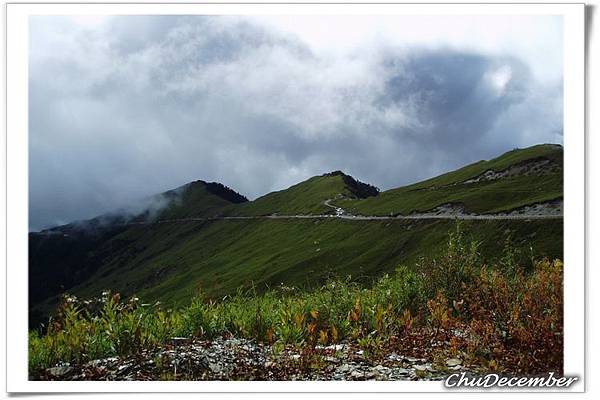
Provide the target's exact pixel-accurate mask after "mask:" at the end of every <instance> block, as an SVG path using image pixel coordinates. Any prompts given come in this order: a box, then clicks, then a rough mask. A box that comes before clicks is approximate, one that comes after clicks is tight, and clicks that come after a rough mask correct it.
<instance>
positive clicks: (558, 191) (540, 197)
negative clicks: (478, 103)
mask: <svg viewBox="0 0 600 400" xmlns="http://www.w3.org/2000/svg"><path fill="white" fill-rule="evenodd" d="M536 158H546V159H549V160H552V161H554V162H556V163H558V165H560V169H559V171H557V172H555V173H551V174H548V175H543V176H518V177H514V178H507V179H500V180H497V181H487V182H478V183H471V184H462V182H463V181H465V180H468V179H470V178H474V177H477V176H479V175H481V174H482V173H484V172H486V171H488V170H494V171H502V170H504V169H506V168H508V167H509V166H511V165H513V164H516V163H519V162H523V161H525V160H528V159H536ZM562 195H563V176H562V147H559V146H556V145H538V146H533V147H529V148H527V149H519V150H513V151H510V152H508V153H506V154H504V155H502V156H500V157H498V158H495V159H493V160H490V161H479V162H477V163H475V164H471V165H468V166H466V167H464V168H461V169H459V170H457V171H453V172H449V173H447V174H444V175H440V176H438V177H435V178H432V179H429V180H426V181H423V182H419V183H416V184H414V185H409V186H405V187H401V188H398V189H391V190H388V191H385V192H382V193H381V194H380V195H379V196H377V197H371V198H367V199H361V200H354V199H343V200H338V201H335V202H334V204H336V205H338V206H340V207H342V208H344V209H347V210H348V211H350V212H352V213H356V214H363V215H389V214H393V215H397V214H409V213H411V212H419V211H427V210H431V209H433V208H435V207H437V206H440V205H442V204H446V203H460V204H462V205H463V206H464V207H465V209H466V210H467V211H469V212H474V213H482V214H483V213H494V212H500V211H507V210H511V209H514V208H517V207H521V206H524V205H528V204H534V203H539V202H545V201H549V200H554V199H558V198H562Z"/></svg>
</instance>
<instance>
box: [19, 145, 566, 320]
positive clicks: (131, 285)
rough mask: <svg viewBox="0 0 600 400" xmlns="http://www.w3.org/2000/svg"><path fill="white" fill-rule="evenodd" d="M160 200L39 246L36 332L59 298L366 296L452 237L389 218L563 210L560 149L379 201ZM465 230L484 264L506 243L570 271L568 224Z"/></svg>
mask: <svg viewBox="0 0 600 400" xmlns="http://www.w3.org/2000/svg"><path fill="white" fill-rule="evenodd" d="M155 199H157V201H156V202H151V203H152V204H158V205H160V204H162V207H160V208H156V207H154V208H151V209H149V210H147V211H145V212H139V213H134V214H133V215H128V216H127V217H124V216H119V215H118V213H113V214H110V216H101V217H98V218H96V219H93V220H90V221H84V222H79V223H76V224H70V225H67V226H63V227H57V228H54V229H51V230H47V231H44V232H39V233H31V234H30V250H29V253H30V254H29V263H30V286H29V289H30V290H29V292H30V323H31V324H32V325H34V326H35V325H36V324H37V323H39V322H40V321H44V320H45V318H47V315H48V314H49V313H51V311H52V309H53V308H54V307H55V304H56V302H57V299H58V296H59V295H60V293H61V292H64V291H66V292H69V293H72V294H75V295H77V296H80V297H84V298H87V297H96V296H98V295H99V294H100V293H101V292H102V291H103V290H106V289H110V290H113V291H119V292H121V293H122V294H123V295H125V296H128V295H133V294H136V295H138V296H139V297H140V298H142V299H143V300H144V301H155V300H160V301H162V302H165V303H168V304H171V305H173V306H176V305H178V304H187V303H188V302H189V299H190V297H191V296H193V295H194V294H195V293H197V292H198V291H199V290H201V291H203V292H204V293H206V294H207V295H209V296H212V297H215V298H218V297H222V296H224V295H226V294H229V293H233V292H235V291H236V290H238V289H239V288H254V289H255V290H257V291H261V290H264V289H266V288H268V287H272V286H276V285H280V284H285V285H288V286H306V287H314V286H318V285H320V284H322V283H323V282H324V281H325V280H326V279H327V278H328V277H331V276H332V275H337V276H352V278H353V279H355V280H359V281H363V282H365V283H368V282H369V281H370V280H371V279H373V278H374V277H377V276H379V275H381V274H382V273H385V272H389V271H393V270H394V269H395V268H397V267H398V266H399V265H401V264H405V265H412V264H414V263H415V262H417V261H418V260H419V259H420V258H421V257H424V256H425V257H427V256H434V255H436V254H437V253H438V252H439V251H441V249H442V248H443V247H444V246H445V245H446V243H445V242H446V238H447V233H448V231H450V230H452V229H455V228H456V221H454V220H452V215H453V214H450V215H446V216H445V217H444V218H437V217H436V218H429V217H426V218H420V217H419V218H413V219H407V218H390V217H389V215H390V214H392V215H397V214H398V215H409V216H413V217H414V216H415V215H417V216H418V214H415V213H420V212H425V213H428V214H426V215H431V214H432V213H433V214H436V213H437V214H439V213H440V210H442V209H443V210H445V211H444V212H445V213H456V215H463V214H466V215H468V214H472V213H477V214H479V215H488V214H489V215H497V213H503V214H507V213H516V212H521V214H523V210H529V211H527V212H533V213H539V212H542V213H544V212H546V211H547V209H546V208H545V207H550V206H552V207H554V206H555V205H556V204H558V203H560V202H561V201H562V147H561V146H556V145H541V146H534V147H530V148H527V149H517V150H513V151H511V152H508V153H506V154H504V155H502V156H500V157H498V158H495V159H493V160H490V161H480V162H478V163H475V164H472V165H469V166H466V167H464V168H461V169H459V170H456V171H452V172H449V173H447V174H444V175H441V176H438V177H435V178H432V179H429V180H426V181H423V182H420V183H416V184H413V185H409V186H405V187H400V188H398V189H392V190H388V191H385V192H381V193H379V191H378V189H377V188H375V187H374V186H371V185H368V184H365V183H362V182H360V181H358V180H356V179H355V178H352V177H350V176H349V175H346V174H344V173H342V172H340V171H335V172H332V173H328V174H324V175H320V176H315V177H312V178H310V179H308V180H306V181H304V182H301V183H298V184H296V185H293V186H291V187H290V188H288V189H285V190H281V191H278V192H273V193H269V194H267V195H265V196H262V197H260V198H258V199H256V200H254V201H247V199H246V198H245V197H243V196H242V195H240V194H238V193H236V192H234V191H233V190H231V189H229V188H227V187H225V186H223V185H221V184H219V183H214V182H212V183H207V182H204V181H196V182H192V183H190V184H188V185H184V186H182V187H180V188H178V189H174V190H173V191H169V192H165V193H163V194H161V195H158V196H155ZM448 205H451V207H450V206H448ZM436 210H437V211H436ZM540 210H541V211H540ZM325 214H327V215H329V217H327V216H325ZM336 214H337V217H336ZM352 214H360V215H366V216H369V215H382V216H388V217H386V218H379V219H377V218H372V219H369V218H362V219H361V218H355V217H353V216H352ZM525 214H526V213H525ZM310 215H313V217H307V216H310ZM462 226H463V230H464V231H465V233H466V234H467V236H468V237H470V238H473V239H475V240H477V241H480V242H481V243H482V244H481V247H480V251H481V254H482V256H483V257H484V258H486V259H488V258H489V259H492V258H498V257H500V255H501V254H502V248H503V246H504V243H505V241H507V240H510V241H511V242H512V243H513V244H514V246H516V247H517V249H521V250H522V252H521V254H520V257H521V259H522V262H523V263H526V262H528V260H530V257H531V256H536V257H543V256H547V257H550V258H561V257H562V235H563V223H562V218H545V219H542V218H534V217H532V218H529V217H527V214H526V215H525V217H522V218H519V219H495V218H493V217H491V218H489V219H485V220H477V219H468V218H465V219H464V221H462ZM90 227H92V228H93V229H89V228H90Z"/></svg>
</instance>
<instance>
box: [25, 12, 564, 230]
mask: <svg viewBox="0 0 600 400" xmlns="http://www.w3.org/2000/svg"><path fill="white" fill-rule="evenodd" d="M29 31H30V36H29V46H30V47H29V227H30V230H39V229H43V228H47V227H51V226H55V225H58V224H63V223H67V222H70V221H74V220H80V219H87V218H92V217H94V216H96V215H99V214H102V213H105V212H108V211H111V210H114V209H118V208H122V207H128V206H130V205H132V204H137V205H138V206H143V202H144V201H145V200H143V199H145V198H148V197H149V196H151V195H153V194H156V193H160V192H163V191H166V190H169V189H172V188H176V187H178V186H181V185H183V184H185V183H187V182H190V181H194V180H198V179H202V180H206V181H217V182H221V183H223V184H225V185H227V186H229V187H231V188H233V189H234V190H236V191H238V192H239V193H242V194H244V195H246V196H247V197H248V198H250V199H254V198H256V197H260V196H262V195H264V194H266V193H268V192H271V191H274V190H281V189H284V188H286V187H288V186H290V185H292V184H295V183H298V182H300V181H302V180H305V179H307V178H309V177H311V176H314V175H320V174H323V173H326V172H330V171H334V170H342V171H344V172H346V173H348V174H350V175H352V176H354V177H355V178H357V179H359V180H361V181H364V182H368V183H370V184H373V185H375V186H377V187H379V188H380V189H382V190H386V189H390V188H394V187H398V186H401V185H405V184H408V183H412V182H416V181H419V180H422V179H426V178H429V177H432V176H435V175H437V174H440V173H444V172H447V171H449V170H452V169H456V168H458V167H461V166H463V165H465V164H468V163H471V162H475V161H478V160H481V159H489V158H493V157H495V156H498V155H500V154H501V153H503V152H506V151H509V150H512V149H513V148H516V147H526V146H530V145H534V144H538V143H562V140H563V137H562V135H563V128H562V126H563V107H562V101H563V89H562V85H563V63H562V58H563V54H562V48H563V33H562V17H556V16H460V15H456V16H441V15H440V16H414V15H413V16H392V15H389V16H376V15H372V16H35V17H30V28H29Z"/></svg>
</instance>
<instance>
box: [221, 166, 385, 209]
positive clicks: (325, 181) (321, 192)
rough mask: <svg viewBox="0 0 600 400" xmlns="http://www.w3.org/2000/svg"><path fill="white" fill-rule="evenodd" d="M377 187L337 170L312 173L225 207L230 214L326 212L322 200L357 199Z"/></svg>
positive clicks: (375, 191) (371, 193)
mask: <svg viewBox="0 0 600 400" xmlns="http://www.w3.org/2000/svg"><path fill="white" fill-rule="evenodd" d="M377 195H378V189H377V188H375V187H374V186H371V185H369V184H366V183H363V182H360V181H358V180H356V179H354V178H353V177H351V176H349V175H346V174H344V173H343V172H341V171H335V172H331V173H328V174H324V175H320V176H314V177H312V178H310V179H308V180H306V181H304V182H301V183H298V184H296V185H293V186H291V187H289V188H287V189H285V190H280V191H277V192H272V193H269V194H267V195H265V196H262V197H259V198H258V199H256V200H254V201H252V202H248V203H246V204H242V205H240V206H236V207H230V208H229V209H228V211H229V213H230V214H231V215H270V214H284V215H296V214H329V213H331V212H332V209H331V208H330V207H327V206H326V205H325V204H323V203H324V201H325V200H328V199H334V198H337V197H340V196H344V197H346V198H351V199H361V198H367V197H371V196H377Z"/></svg>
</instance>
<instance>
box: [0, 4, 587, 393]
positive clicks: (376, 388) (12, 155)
mask: <svg viewBox="0 0 600 400" xmlns="http://www.w3.org/2000/svg"><path fill="white" fill-rule="evenodd" d="M584 10H585V7H584V4H583V3H569V4H556V3H553V4H539V3H538V4H483V3H477V4H475V3H473V4H450V3H444V4H389V3H388V4H344V3H337V4H331V3H330V4H308V3H306V4H297V3H296V4H282V3H277V4H275V3H271V4H265V3H256V4H251V3H243V4H242V3H237V4H231V3H229V4H225V3H221V4H189V3H188V4H181V3H179V4H158V3H145V4H144V3H136V4H134V3H128V4H124V3H121V4H99V3H95V4H82V3H77V4H73V3H70V4H65V3H61V4H58V3H57V4H52V3H42V4H27V3H9V4H7V6H6V20H7V25H6V33H7V37H6V40H7V42H6V46H7V53H6V56H7V70H6V71H7V110H6V111H7V125H6V127H7V258H6V262H7V271H6V279H7V281H6V285H7V287H6V299H7V303H6V306H7V310H6V311H7V321H6V322H7V323H6V327H7V332H6V340H7V343H10V346H7V349H6V355H7V357H6V371H7V391H8V392H13V393H14V392H28V393H34V392H63V393H64V392H407V391H414V392H443V391H446V389H445V388H444V387H443V385H442V383H441V382H433V381H421V382H412V381H394V382H381V381H364V382H323V381H316V382H315V381H302V382H299V381H298V382H292V381H273V382H234V381H231V382H219V381H205V382H97V381H95V382H49V381H29V380H28V362H27V359H28V348H27V341H28V334H27V329H28V318H27V315H28V296H27V288H28V223H27V221H28V151H29V150H28V49H29V47H28V31H29V26H28V21H29V16H30V15H115V14H119V15H136V14H138V15H139V14H141V15H150V14H157V15H158V14H159V15H169V14H171V15H173V14H179V15H182V14H190V15H193V14H201V15H227V14H236V15H243V14H250V15H252V14H254V15H284V14H287V15H290V14H294V15H296V14H297V15H311V14H325V15H336V14H338V15H339V14H344V15H363V14H371V15H377V14H384V15H394V14H396V15H411V14H413V15H417V14H423V15H428V14H429V15H433V14H435V15H560V16H562V17H563V34H564V40H563V43H564V51H563V57H564V64H563V65H564V75H563V76H564V81H563V82H564V265H565V279H564V307H565V315H564V327H565V328H564V334H565V347H564V373H565V375H576V376H578V377H579V382H578V383H577V384H576V385H573V386H572V387H571V388H569V389H568V390H569V391H573V392H582V391H584V389H585V384H584V378H585V375H584V372H585V371H584V367H585V353H584V351H585V329H584V327H585V325H584V324H585V297H584V295H585V282H584V279H585V264H584V263H585V240H584V239H585V237H584V235H585V231H584V227H585V191H584V189H585V164H584V160H585V158H584V157H585V149H584V145H585V134H584V129H585V126H584V84H585V82H584V72H585V65H584V55H585V48H584V46H585V40H584V39H585V16H584V13H585V11H584ZM524 40H526V38H524ZM486 391H489V389H486ZM561 391H563V390H561Z"/></svg>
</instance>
